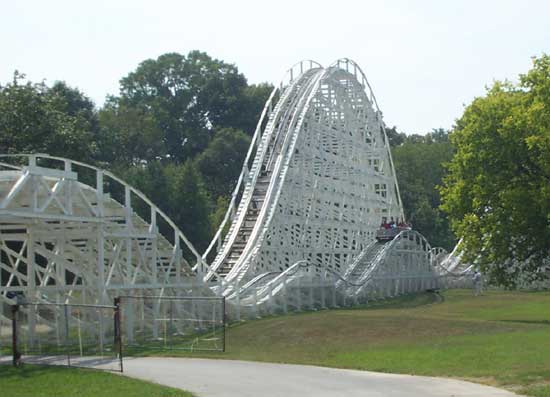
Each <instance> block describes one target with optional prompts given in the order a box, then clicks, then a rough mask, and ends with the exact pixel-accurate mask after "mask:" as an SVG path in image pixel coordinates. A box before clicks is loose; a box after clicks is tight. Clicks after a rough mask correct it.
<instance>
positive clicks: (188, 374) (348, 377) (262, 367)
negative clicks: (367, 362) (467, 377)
mask: <svg viewBox="0 0 550 397" xmlns="http://www.w3.org/2000/svg"><path fill="white" fill-rule="evenodd" d="M124 374H125V375H127V376H131V377H134V378H139V379H145V380H149V381H153V382H156V383H161V384H163V385H167V386H172V387H178V388H181V389H186V390H189V391H191V392H192V393H194V394H196V395H197V396H199V397H295V396H296V397H306V396H315V397H328V396H331V397H334V396H343V397H358V396H361V397H401V396H403V397H451V396H452V397H512V396H517V395H516V394H513V393H510V392H508V391H504V390H500V389H496V388H494V387H489V386H482V385H478V384H475V383H470V382H463V381H459V380H452V379H442V378H429V377H425V376H410V375H393V374H382V373H377V372H367V371H355V370H345V369H333V368H322V367H314V366H307V365H287V364H270V363H256V362H247V361H233V360H207V359H198V358H191V359H187V358H160V357H146V358H134V359H126V360H125V361H124Z"/></svg>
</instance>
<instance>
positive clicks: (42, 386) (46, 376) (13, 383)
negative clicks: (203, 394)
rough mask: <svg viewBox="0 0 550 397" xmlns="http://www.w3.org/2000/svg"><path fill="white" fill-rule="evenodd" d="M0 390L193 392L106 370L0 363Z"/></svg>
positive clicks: (31, 394) (174, 395)
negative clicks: (16, 366)
mask: <svg viewBox="0 0 550 397" xmlns="http://www.w3.org/2000/svg"><path fill="white" fill-rule="evenodd" d="M0 394H1V395H2V396H9V397H57V396H71V397H98V396H112V397H119V396H120V397H192V394H191V393H188V392H184V391H182V390H178V389H173V388H170V387H165V386H160V385H156V384H153V383H149V382H144V381H140V380H135V379H130V378H126V377H124V376H120V375H115V374H111V373H107V372H100V371H94V370H86V369H76V368H64V367H54V366H51V367H43V366H35V365H23V366H22V367H20V368H14V367H12V366H10V365H0Z"/></svg>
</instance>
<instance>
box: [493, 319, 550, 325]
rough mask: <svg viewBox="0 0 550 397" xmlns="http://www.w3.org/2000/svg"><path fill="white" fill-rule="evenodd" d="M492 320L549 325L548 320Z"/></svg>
mask: <svg viewBox="0 0 550 397" xmlns="http://www.w3.org/2000/svg"><path fill="white" fill-rule="evenodd" d="M494 321H498V322H501V323H521V324H538V325H550V320H494Z"/></svg>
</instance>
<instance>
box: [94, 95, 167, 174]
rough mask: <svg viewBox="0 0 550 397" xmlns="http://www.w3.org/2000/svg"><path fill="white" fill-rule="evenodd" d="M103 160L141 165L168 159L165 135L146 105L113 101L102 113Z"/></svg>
mask: <svg viewBox="0 0 550 397" xmlns="http://www.w3.org/2000/svg"><path fill="white" fill-rule="evenodd" d="M99 121H100V126H101V128H100V130H101V139H100V140H99V145H100V154H101V159H102V160H103V161H104V162H106V163H107V164H110V163H121V164H125V165H128V164H129V165H139V164H142V163H148V162H152V161H153V162H154V161H157V160H162V159H165V158H166V149H165V146H164V141H163V133H162V131H161V130H160V127H159V126H158V124H157V122H156V120H155V118H154V116H153V115H152V114H151V113H150V112H148V110H147V109H146V108H145V107H143V106H138V105H136V106H128V105H127V104H125V103H123V102H122V103H121V101H119V100H118V99H117V98H109V100H108V101H107V102H106V103H105V105H104V106H103V108H102V109H101V110H100V112H99Z"/></svg>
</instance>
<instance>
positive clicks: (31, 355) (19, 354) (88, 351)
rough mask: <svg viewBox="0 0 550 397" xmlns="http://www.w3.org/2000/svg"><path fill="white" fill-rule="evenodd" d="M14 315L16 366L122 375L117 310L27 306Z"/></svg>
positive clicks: (13, 347) (54, 304)
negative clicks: (62, 367) (85, 369)
mask: <svg viewBox="0 0 550 397" xmlns="http://www.w3.org/2000/svg"><path fill="white" fill-rule="evenodd" d="M12 313H13V315H12V316H13V318H12V321H13V323H12V327H13V329H15V330H16V332H15V338H13V345H12V349H13V359H14V362H16V363H32V364H52V365H68V366H76V367H90V368H96V369H104V370H112V371H121V372H122V350H121V343H120V340H121V338H120V335H121V334H120V316H119V311H118V307H117V306H106V305H84V304H56V303H24V304H18V305H15V306H13V308H12Z"/></svg>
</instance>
